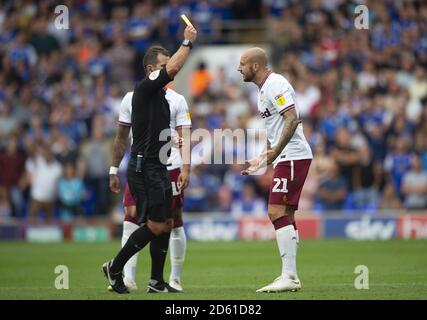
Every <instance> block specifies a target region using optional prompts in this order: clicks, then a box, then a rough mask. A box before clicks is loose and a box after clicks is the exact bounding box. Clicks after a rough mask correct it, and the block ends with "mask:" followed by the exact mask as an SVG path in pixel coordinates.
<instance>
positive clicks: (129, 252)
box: [110, 225, 156, 274]
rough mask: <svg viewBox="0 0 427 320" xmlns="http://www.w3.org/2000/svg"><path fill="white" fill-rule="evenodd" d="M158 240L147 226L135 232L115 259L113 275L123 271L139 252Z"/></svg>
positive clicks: (112, 267) (112, 266) (112, 269)
mask: <svg viewBox="0 0 427 320" xmlns="http://www.w3.org/2000/svg"><path fill="white" fill-rule="evenodd" d="M154 238H156V235H155V234H154V233H153V232H152V231H151V230H150V228H149V227H148V226H147V225H143V226H142V227H140V228H138V229H137V230H135V231H134V232H133V233H132V234H131V235H130V237H129V239H128V241H127V242H126V244H125V245H124V246H123V248H122V249H121V250H120V251H119V253H118V254H117V256H116V257H115V258H114V260H113V263H112V265H111V267H110V270H111V272H112V273H114V274H116V273H119V272H120V271H122V270H123V268H124V266H125V264H126V262H127V261H128V260H129V259H130V258H132V256H133V255H134V254H135V253H137V252H138V251H139V250H141V249H142V248H144V247H145V246H146V245H147V244H148V243H149V242H150V241H151V240H153V239H154Z"/></svg>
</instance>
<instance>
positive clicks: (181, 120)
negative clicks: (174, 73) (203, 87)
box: [119, 88, 191, 170]
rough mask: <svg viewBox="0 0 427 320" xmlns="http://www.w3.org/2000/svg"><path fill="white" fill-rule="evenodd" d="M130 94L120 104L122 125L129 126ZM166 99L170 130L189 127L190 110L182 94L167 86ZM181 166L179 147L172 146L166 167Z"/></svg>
mask: <svg viewBox="0 0 427 320" xmlns="http://www.w3.org/2000/svg"><path fill="white" fill-rule="evenodd" d="M132 96H133V92H128V93H127V94H126V95H125V96H124V98H123V100H122V102H121V104H120V112H119V124H120V125H122V126H129V127H130V126H131V122H132ZM166 100H167V101H168V102H169V108H170V112H171V115H170V116H171V120H170V128H171V129H172V132H174V130H176V129H178V128H191V118H190V112H189V111H188V105H187V101H185V98H184V96H183V95H181V94H179V93H177V92H176V91H174V90H172V89H169V88H168V89H167V90H166ZM175 132H176V131H175ZM131 134H132V132H131ZM131 139H132V137H131ZM181 166H182V159H181V155H180V152H179V149H178V148H174V147H172V149H171V155H170V157H169V159H168V163H167V168H168V170H174V169H177V168H181Z"/></svg>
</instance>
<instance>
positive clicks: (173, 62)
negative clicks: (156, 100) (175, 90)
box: [166, 26, 197, 79]
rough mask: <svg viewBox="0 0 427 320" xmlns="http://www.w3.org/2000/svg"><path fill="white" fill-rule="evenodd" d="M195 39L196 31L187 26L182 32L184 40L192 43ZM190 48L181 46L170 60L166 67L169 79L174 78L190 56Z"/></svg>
mask: <svg viewBox="0 0 427 320" xmlns="http://www.w3.org/2000/svg"><path fill="white" fill-rule="evenodd" d="M196 37H197V31H196V29H195V28H194V27H192V26H187V27H186V28H185V30H184V39H185V40H189V41H191V42H194V41H195V40H196ZM190 50H191V47H190V46H184V45H181V46H180V47H179V49H178V51H177V52H175V54H174V55H173V56H172V57H171V58H170V60H169V61H168V63H167V65H166V72H167V74H168V75H169V77H170V78H171V79H173V78H175V76H176V75H177V74H178V72H179V71H180V70H181V68H182V67H183V66H184V63H185V61H186V60H187V58H188V55H189V54H190Z"/></svg>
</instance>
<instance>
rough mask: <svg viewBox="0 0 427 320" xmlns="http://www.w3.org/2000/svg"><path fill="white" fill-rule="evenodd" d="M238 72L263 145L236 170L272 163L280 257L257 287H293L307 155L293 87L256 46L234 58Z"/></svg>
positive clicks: (297, 285) (271, 203) (272, 210)
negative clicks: (252, 94)
mask: <svg viewBox="0 0 427 320" xmlns="http://www.w3.org/2000/svg"><path fill="white" fill-rule="evenodd" d="M238 71H239V72H240V73H241V74H242V75H243V80H244V81H245V82H253V83H255V84H256V85H257V86H258V89H259V93H258V111H259V114H260V116H261V118H263V119H265V125H266V128H267V140H268V141H267V149H266V151H265V152H263V153H262V154H261V155H260V156H259V157H258V158H256V159H252V160H250V161H249V164H250V166H249V167H248V168H246V169H245V170H243V171H242V174H244V175H248V174H251V173H254V172H256V171H258V170H259V169H260V168H261V167H263V166H266V165H269V164H273V166H274V175H273V179H272V181H271V185H270V193H269V200H268V215H269V218H270V220H271V222H272V223H273V225H274V228H275V230H276V240H277V244H278V247H279V252H280V256H281V259H282V272H281V275H280V276H279V277H277V278H276V280H274V281H273V283H271V284H269V285H267V286H265V287H262V288H261V289H258V290H257V292H280V291H297V290H299V289H301V282H300V280H299V277H298V274H297V270H296V254H297V244H298V241H299V239H298V232H297V229H296V223H295V211H296V210H297V209H298V202H299V198H300V195H301V190H302V188H303V186H304V182H305V179H306V177H307V173H308V169H309V167H310V163H311V159H312V158H313V154H312V152H311V148H310V146H309V144H308V142H307V140H306V139H305V137H304V133H303V127H302V123H301V120H300V119H299V111H298V106H297V105H296V101H295V91H294V89H293V88H292V86H291V84H290V83H289V82H288V80H287V79H286V78H285V77H283V76H282V75H279V74H277V73H274V72H272V71H271V70H270V69H269V68H268V58H267V55H266V53H265V51H264V50H263V49H261V48H251V49H249V50H247V51H246V52H245V53H244V54H243V55H242V56H241V59H240V65H239V68H238Z"/></svg>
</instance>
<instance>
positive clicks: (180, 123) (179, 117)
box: [175, 97, 191, 190]
mask: <svg viewBox="0 0 427 320" xmlns="http://www.w3.org/2000/svg"><path fill="white" fill-rule="evenodd" d="M175 129H176V131H177V133H178V137H179V140H180V141H182V143H181V146H180V148H179V152H180V154H181V159H182V168H181V174H180V175H179V177H178V181H179V182H180V185H181V189H182V190H184V189H185V188H186V187H187V186H188V183H189V182H190V169H191V116H190V112H189V110H188V105H187V101H185V98H184V97H181V101H180V104H179V108H178V112H177V114H176V128H175Z"/></svg>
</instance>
